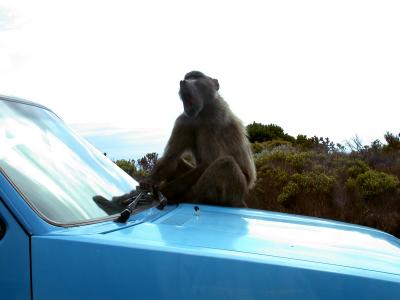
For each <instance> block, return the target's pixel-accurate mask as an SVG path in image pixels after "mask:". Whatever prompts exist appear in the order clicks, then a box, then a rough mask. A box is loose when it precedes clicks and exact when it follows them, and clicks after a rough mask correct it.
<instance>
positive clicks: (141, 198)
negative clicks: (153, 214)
mask: <svg viewBox="0 0 400 300" xmlns="http://www.w3.org/2000/svg"><path fill="white" fill-rule="evenodd" d="M138 190H140V192H139V194H137V195H134V196H132V197H130V198H128V199H126V200H125V201H124V202H125V203H127V202H130V203H129V204H128V206H127V207H126V208H125V209H124V210H123V211H122V212H121V214H120V215H119V217H118V218H117V219H116V220H115V221H116V222H119V223H126V221H127V220H128V219H129V217H130V215H131V214H132V213H133V211H134V210H135V208H136V206H137V205H138V204H139V202H145V203H149V202H153V201H154V200H157V201H158V202H159V204H158V206H157V208H158V209H160V210H162V209H164V207H165V206H166V205H167V198H166V197H165V196H164V195H163V194H162V193H161V192H160V191H159V190H158V189H157V188H155V187H153V188H152V191H148V190H143V189H141V188H140V187H138Z"/></svg>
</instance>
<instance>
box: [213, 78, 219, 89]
mask: <svg viewBox="0 0 400 300" xmlns="http://www.w3.org/2000/svg"><path fill="white" fill-rule="evenodd" d="M213 81H214V85H215V88H216V89H217V91H218V90H219V82H218V79H213Z"/></svg>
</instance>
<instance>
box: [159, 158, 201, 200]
mask: <svg viewBox="0 0 400 300" xmlns="http://www.w3.org/2000/svg"><path fill="white" fill-rule="evenodd" d="M205 169H206V168H205V167H204V166H202V165H200V166H197V167H193V166H192V165H190V164H188V163H187V162H185V161H184V160H183V159H181V160H180V161H179V163H178V167H177V169H176V172H175V173H174V177H172V176H171V177H170V178H168V180H166V181H164V182H162V183H161V185H160V191H161V193H163V194H164V195H165V196H166V197H167V199H168V200H169V201H170V202H181V201H182V199H183V198H184V195H185V194H186V193H187V192H188V191H189V190H190V188H191V187H192V186H193V185H194V184H195V183H196V182H197V181H198V180H199V178H200V176H201V174H202V173H203V172H204V170H205Z"/></svg>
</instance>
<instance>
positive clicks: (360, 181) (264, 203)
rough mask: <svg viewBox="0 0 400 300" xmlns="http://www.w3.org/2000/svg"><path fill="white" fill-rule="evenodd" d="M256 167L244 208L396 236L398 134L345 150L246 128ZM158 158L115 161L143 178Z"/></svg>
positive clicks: (399, 220)
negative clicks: (347, 224) (330, 221)
mask: <svg viewBox="0 0 400 300" xmlns="http://www.w3.org/2000/svg"><path fill="white" fill-rule="evenodd" d="M247 131H248V135H249V139H250V141H251V142H252V148H253V152H254V157H255V163H256V167H257V182H256V186H255V187H254V189H253V190H252V191H251V193H250V195H249V199H248V203H249V206H250V207H252V208H257V209H266V210H272V211H280V212H287V213H295V214H302V215H309V216H316V217H323V218H330V219H335V220H341V221H345V222H350V223H356V224H361V225H366V226H370V227H375V228H378V229H380V230H384V231H387V232H389V233H391V234H394V235H396V236H398V237H400V180H399V179H400V134H398V135H394V134H392V133H389V132H388V133H387V134H386V135H385V142H384V143H382V142H380V141H378V140H376V141H374V142H373V143H371V145H362V143H361V141H360V139H359V138H358V137H355V138H353V139H352V140H351V141H349V142H347V145H346V147H345V146H343V145H340V144H335V143H333V142H332V141H330V140H329V138H321V137H316V136H314V137H307V136H305V135H298V136H297V137H296V138H295V137H292V136H290V135H288V134H286V133H285V132H284V130H283V129H282V128H281V127H279V126H278V125H274V124H270V125H263V124H260V123H255V122H254V123H252V124H250V125H248V126H247ZM156 160H157V154H156V153H151V154H147V155H146V156H144V157H143V158H141V159H139V160H138V161H135V160H118V161H116V163H117V164H118V165H119V166H120V167H121V168H122V169H124V170H125V171H126V172H127V173H128V174H130V175H132V176H133V177H135V178H137V179H140V178H143V177H144V176H147V175H148V174H149V173H150V171H151V169H152V168H153V166H154V164H155V162H156Z"/></svg>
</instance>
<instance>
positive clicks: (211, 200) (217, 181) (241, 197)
mask: <svg viewBox="0 0 400 300" xmlns="http://www.w3.org/2000/svg"><path fill="white" fill-rule="evenodd" d="M246 195H247V181H246V178H245V176H244V174H243V172H242V171H241V169H240V168H239V166H238V164H237V163H236V161H235V160H234V159H233V157H231V156H226V157H222V158H220V159H218V160H216V161H215V162H213V163H212V164H211V165H210V166H209V167H208V168H207V169H206V170H205V171H204V173H203V174H202V175H201V177H200V178H199V180H198V181H197V182H196V184H195V185H194V186H193V188H192V189H191V190H190V191H189V193H188V194H187V196H186V198H185V201H187V202H195V203H204V204H211V205H223V206H233V207H247V205H246V202H245V198H246Z"/></svg>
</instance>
